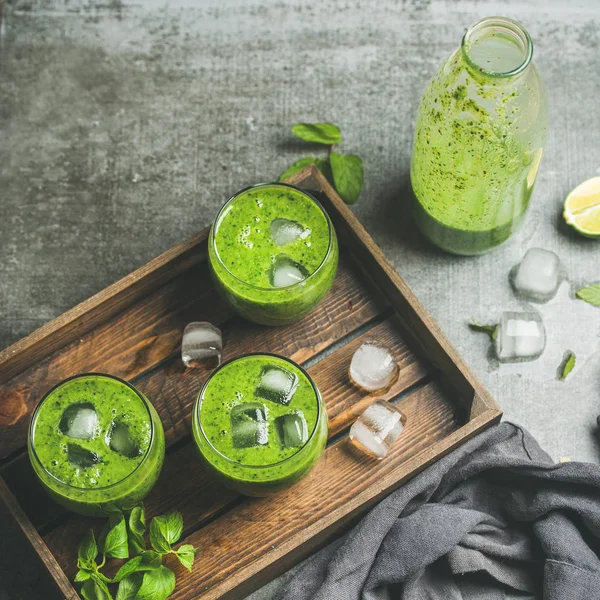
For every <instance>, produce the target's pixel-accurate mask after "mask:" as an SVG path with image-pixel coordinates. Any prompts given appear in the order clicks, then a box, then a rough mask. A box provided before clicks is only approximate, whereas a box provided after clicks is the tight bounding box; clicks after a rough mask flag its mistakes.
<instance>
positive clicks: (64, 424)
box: [28, 373, 165, 515]
mask: <svg viewBox="0 0 600 600" xmlns="http://www.w3.org/2000/svg"><path fill="white" fill-rule="evenodd" d="M28 450H29V456H30V459H31V463H32V465H33V468H34V470H35V472H36V474H37V476H38V477H39V479H40V481H41V482H42V484H43V485H44V487H45V488H46V489H47V491H48V492H49V493H50V495H51V496H52V497H53V498H54V499H55V500H56V501H57V502H59V503H60V504H62V505H63V506H65V507H66V508H68V509H70V510H73V511H75V512H78V513H81V514H87V515H102V514H107V513H108V512H110V511H111V510H114V509H115V508H116V509H120V510H126V509H128V508H131V507H132V506H134V505H135V504H136V503H138V502H139V501H140V500H142V499H143V498H144V497H145V496H146V495H147V494H148V492H149V491H150V490H151V489H152V486H153V485H154V483H155V482H156V480H157V479H158V476H159V474H160V470H161V468H162V464H163V460H164V454H165V439H164V432H163V428H162V424H161V422H160V419H159V417H158V415H157V414H156V411H155V410H154V407H153V406H152V405H151V404H150V403H149V402H148V400H147V399H146V398H145V397H144V396H143V395H142V394H141V393H140V392H138V391H137V390H136V389H135V388H134V387H133V386H131V385H130V384H128V383H127V382H125V381H122V380H120V379H118V378H116V377H112V376H110V375H101V374H95V373H90V374H84V375H78V376H75V377H72V378H70V379H67V380H65V381H63V382H62V383H60V384H59V385H57V386H56V387H54V388H53V389H52V390H50V392H48V394H47V395H46V396H45V397H44V398H43V399H42V401H41V402H40V403H39V405H38V406H37V408H36V410H35V412H34V414H33V417H32V421H31V426H30V431H29V437H28Z"/></svg>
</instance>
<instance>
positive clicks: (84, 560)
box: [77, 529, 98, 571]
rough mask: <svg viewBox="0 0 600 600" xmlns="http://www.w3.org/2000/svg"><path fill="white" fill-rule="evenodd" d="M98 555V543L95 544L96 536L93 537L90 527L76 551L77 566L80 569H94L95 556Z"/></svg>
mask: <svg viewBox="0 0 600 600" xmlns="http://www.w3.org/2000/svg"><path fill="white" fill-rule="evenodd" d="M97 556H98V545H97V544H96V538H94V532H93V531H92V530H91V529H90V530H89V531H88V532H87V533H86V535H85V537H84V538H83V541H82V542H81V545H80V546H79V550H78V552H77V566H78V567H79V568H80V569H90V570H92V571H94V570H95V569H96V557H97Z"/></svg>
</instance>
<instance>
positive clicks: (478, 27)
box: [461, 17, 533, 78]
mask: <svg viewBox="0 0 600 600" xmlns="http://www.w3.org/2000/svg"><path fill="white" fill-rule="evenodd" d="M461 52H462V56H463V58H464V60H465V61H466V63H467V64H468V66H469V67H470V68H471V69H472V70H473V71H474V72H475V73H476V74H478V75H480V76H484V77H491V78H509V77H514V76H515V75H518V74H519V73H522V72H523V71H524V70H525V69H526V68H527V67H528V66H529V64H530V62H531V58H532V56H533V43H532V41H531V37H530V36H529V33H527V31H526V29H525V28H524V27H522V26H521V25H519V24H518V23H517V22H515V21H512V20H511V19H507V18H505V17H487V18H485V19H482V20H481V21H479V22H477V23H475V24H474V25H472V26H471V27H469V29H468V30H467V31H466V33H465V35H464V37H463V39H462V45H461Z"/></svg>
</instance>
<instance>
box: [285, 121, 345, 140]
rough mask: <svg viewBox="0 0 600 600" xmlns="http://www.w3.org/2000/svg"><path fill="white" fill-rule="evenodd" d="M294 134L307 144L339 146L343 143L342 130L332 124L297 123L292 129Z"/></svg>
mask: <svg viewBox="0 0 600 600" xmlns="http://www.w3.org/2000/svg"><path fill="white" fill-rule="evenodd" d="M292 133H293V134H294V135H297V136H298V137H299V138H300V139H301V140H304V141H305V142H315V143H317V144H326V145H327V146H331V144H339V143H340V142H341V141H342V132H341V131H340V128H339V127H337V126H336V125H332V124H331V123H297V124H296V125H294V126H293V127H292Z"/></svg>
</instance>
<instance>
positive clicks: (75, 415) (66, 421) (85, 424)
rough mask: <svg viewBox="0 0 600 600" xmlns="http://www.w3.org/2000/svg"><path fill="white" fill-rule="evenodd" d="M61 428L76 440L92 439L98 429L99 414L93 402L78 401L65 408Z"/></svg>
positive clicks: (59, 425)
mask: <svg viewBox="0 0 600 600" xmlns="http://www.w3.org/2000/svg"><path fill="white" fill-rule="evenodd" d="M58 427H59V429H60V430H61V432H62V433H64V434H65V435H68V436H69V437H71V438H74V439H76V440H91V439H93V438H94V436H95V435H96V432H97V431H98V415H97V414H96V409H95V408H94V405H93V404H92V403H91V402H78V403H77V404H71V405H70V406H67V408H65V410H64V412H63V414H62V417H61V419H60V423H59V424H58Z"/></svg>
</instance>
